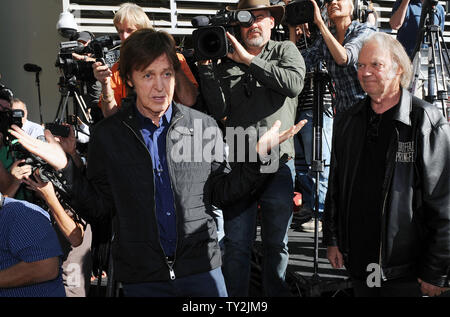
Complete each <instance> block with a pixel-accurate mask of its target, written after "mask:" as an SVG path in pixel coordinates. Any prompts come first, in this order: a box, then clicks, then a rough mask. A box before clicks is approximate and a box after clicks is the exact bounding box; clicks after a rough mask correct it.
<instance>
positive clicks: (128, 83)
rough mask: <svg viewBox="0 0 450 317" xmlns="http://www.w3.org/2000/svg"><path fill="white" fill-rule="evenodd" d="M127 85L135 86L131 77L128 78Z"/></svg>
mask: <svg viewBox="0 0 450 317" xmlns="http://www.w3.org/2000/svg"><path fill="white" fill-rule="evenodd" d="M127 85H128V86H130V87H131V88H133V87H134V86H133V83H132V82H131V80H130V79H127Z"/></svg>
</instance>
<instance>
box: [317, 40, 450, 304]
mask: <svg viewBox="0 0 450 317" xmlns="http://www.w3.org/2000/svg"><path fill="white" fill-rule="evenodd" d="M358 79H359V82H360V83H361V87H362V88H363V89H364V91H365V92H366V93H367V94H368V97H367V98H366V99H364V100H362V101H361V102H359V103H357V104H356V105H355V106H354V107H352V108H350V109H349V110H348V111H347V112H345V113H344V114H343V115H342V116H341V117H340V118H339V121H336V122H335V130H334V133H335V134H334V136H333V137H334V139H333V145H332V158H331V171H330V180H329V187H328V193H327V199H326V202H325V217H324V244H325V245H327V246H328V250H327V251H328V259H329V261H330V262H331V264H332V266H333V267H335V268H340V267H342V266H343V265H345V267H346V268H347V270H348V271H349V273H350V276H351V277H352V279H353V286H354V291H355V295H356V296H421V295H422V294H424V295H429V296H438V295H440V294H441V293H442V292H444V291H446V290H448V288H445V287H448V276H449V268H450V249H449V246H450V187H449V182H450V166H449V163H450V125H449V123H448V122H447V121H446V120H445V118H444V117H443V116H442V114H441V112H440V111H439V109H438V108H437V107H435V106H433V105H430V104H428V103H426V102H424V101H422V100H420V99H418V98H416V97H414V96H413V95H411V94H410V93H409V92H408V91H407V90H406V89H405V87H408V84H409V82H410V80H411V63H410V61H409V58H408V56H407V54H406V52H405V50H404V49H403V47H402V45H401V44H400V43H399V42H398V41H397V40H395V39H393V38H392V37H391V36H389V35H387V34H383V33H375V34H374V35H372V36H370V37H369V38H368V39H367V40H366V41H365V42H364V45H363V47H362V49H361V52H360V54H359V59H358ZM349 140H351V142H349Z"/></svg>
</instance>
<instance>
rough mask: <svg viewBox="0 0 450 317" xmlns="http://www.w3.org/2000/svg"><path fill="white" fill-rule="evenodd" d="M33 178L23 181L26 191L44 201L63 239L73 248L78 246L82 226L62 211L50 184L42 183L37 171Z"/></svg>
mask: <svg viewBox="0 0 450 317" xmlns="http://www.w3.org/2000/svg"><path fill="white" fill-rule="evenodd" d="M34 178H35V179H36V181H34V180H32V179H31V178H29V179H27V180H25V183H26V184H27V185H28V189H30V190H33V191H35V192H37V193H38V194H39V196H40V197H41V198H42V199H43V200H44V201H45V203H46V204H47V206H48V207H49V209H50V212H51V213H52V215H53V218H54V219H55V221H56V225H57V226H58V228H59V230H60V231H61V232H62V234H63V235H64V237H65V238H66V239H67V241H69V242H70V244H71V245H72V246H73V247H77V246H79V245H80V244H81V243H82V242H83V237H84V230H83V227H82V225H80V224H79V223H76V222H75V221H74V220H73V219H72V218H71V217H70V216H69V215H68V214H67V212H66V211H65V210H64V208H63V206H61V203H60V202H59V200H58V197H56V193H55V189H54V187H53V184H52V183H51V182H48V183H44V182H43V181H42V180H41V178H40V176H39V170H36V172H35V173H34Z"/></svg>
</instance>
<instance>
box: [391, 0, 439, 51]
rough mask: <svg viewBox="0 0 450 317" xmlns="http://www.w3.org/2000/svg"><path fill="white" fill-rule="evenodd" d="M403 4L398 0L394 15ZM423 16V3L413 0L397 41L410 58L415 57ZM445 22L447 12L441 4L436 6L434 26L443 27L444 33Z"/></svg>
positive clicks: (393, 10) (394, 7)
mask: <svg viewBox="0 0 450 317" xmlns="http://www.w3.org/2000/svg"><path fill="white" fill-rule="evenodd" d="M401 3H402V0H397V1H396V2H395V3H394V6H393V8H392V14H394V13H395V11H397V10H398V7H399V6H400V4H401ZM421 14H422V1H420V0H411V2H410V3H409V4H408V9H407V10H406V14H405V20H404V21H403V24H402V26H401V27H400V29H399V30H398V33H397V40H398V41H399V42H400V43H402V45H403V47H404V48H405V50H406V53H408V56H409V57H410V58H411V59H412V58H413V57H414V56H413V54H414V48H415V47H416V41H417V37H418V34H419V23H420V16H421ZM444 22H445V10H444V7H442V6H441V5H440V4H438V5H437V6H436V13H435V14H434V22H433V23H434V24H435V25H439V26H440V27H441V30H442V32H444Z"/></svg>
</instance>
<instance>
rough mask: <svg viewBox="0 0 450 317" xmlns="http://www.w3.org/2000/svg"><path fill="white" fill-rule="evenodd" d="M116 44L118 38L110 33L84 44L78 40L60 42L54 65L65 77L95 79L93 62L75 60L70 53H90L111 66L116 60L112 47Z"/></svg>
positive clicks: (83, 79) (118, 41) (117, 43)
mask: <svg viewBox="0 0 450 317" xmlns="http://www.w3.org/2000/svg"><path fill="white" fill-rule="evenodd" d="M118 45H120V40H116V39H115V38H114V37H112V36H110V35H105V36H100V37H97V38H95V39H93V40H92V41H90V42H89V43H88V44H87V45H86V46H85V45H83V44H82V43H80V42H78V41H67V42H61V43H60V51H59V53H58V58H57V60H56V63H55V66H56V67H59V68H60V69H61V70H62V71H63V73H64V77H65V78H66V79H71V78H72V77H76V79H78V80H81V81H85V82H89V81H95V78H94V73H93V70H92V63H93V62H86V61H78V60H75V59H74V58H73V56H72V53H77V54H91V57H93V58H95V59H96V61H100V62H102V63H103V64H105V65H108V66H109V67H112V65H113V64H114V63H115V62H116V60H117V57H116V54H115V53H114V51H113V50H112V49H113V48H115V47H116V46H118Z"/></svg>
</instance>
